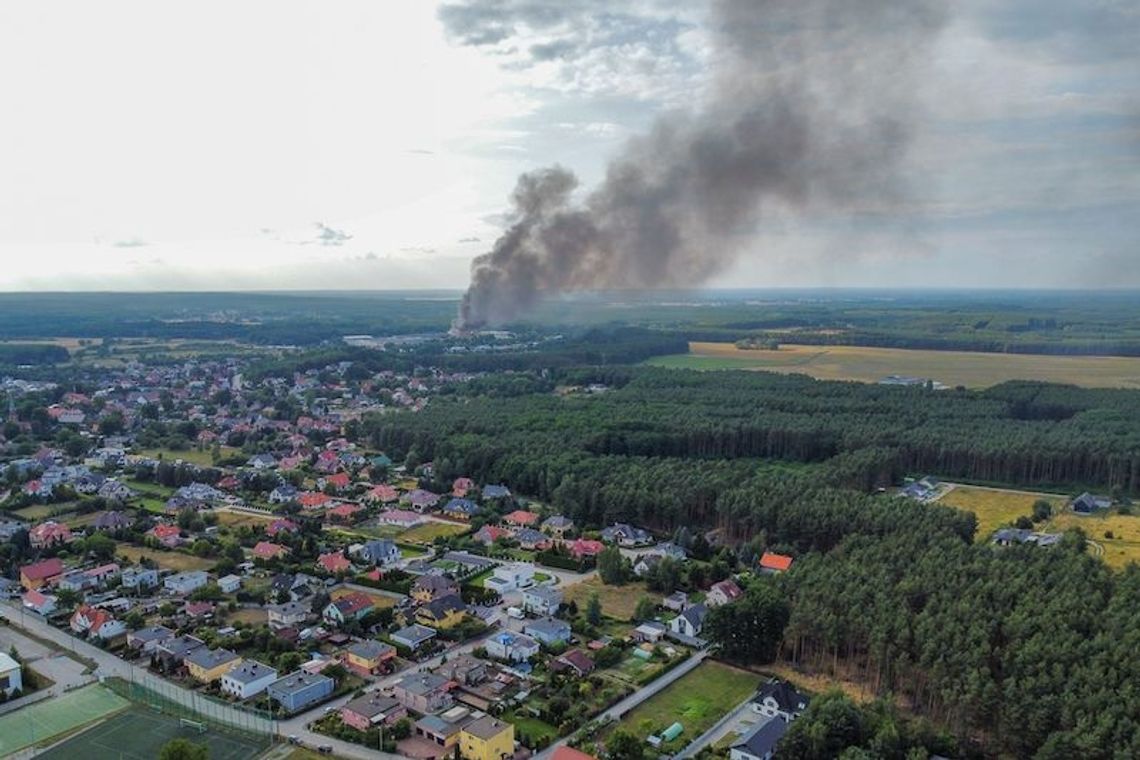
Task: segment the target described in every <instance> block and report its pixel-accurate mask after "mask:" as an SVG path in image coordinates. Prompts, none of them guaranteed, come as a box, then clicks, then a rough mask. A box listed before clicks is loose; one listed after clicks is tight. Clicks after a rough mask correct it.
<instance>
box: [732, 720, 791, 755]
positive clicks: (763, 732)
mask: <svg viewBox="0 0 1140 760" xmlns="http://www.w3.org/2000/svg"><path fill="white" fill-rule="evenodd" d="M787 730H788V724H787V723H785V722H784V721H783V720H781V719H779V718H767V719H765V720H762V721H760V722H759V723H757V724H756V725H755V726H753V727H752V729H751V730H749V731H748V733H746V734H744V735H743V736H742V737H740V741H738V742H737V743H736V744H733V745H732V747H731V748H730V750H729V758H730V760H771V758H772V757H773V756H775V754H776V745H777V744H779V742H780V739H782V738H783V736H784V734H785V733H786V732H787Z"/></svg>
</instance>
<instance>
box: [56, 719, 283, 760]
mask: <svg viewBox="0 0 1140 760" xmlns="http://www.w3.org/2000/svg"><path fill="white" fill-rule="evenodd" d="M177 738H183V739H189V740H190V741H192V742H194V743H195V744H205V745H207V746H208V747H209V748H210V760H248V758H252V757H256V756H257V755H259V754H260V753H261V752H262V751H263V750H264V749H265V748H266V747H267V746H269V740H268V738H264V739H258V738H256V737H252V736H249V735H246V734H237V733H229V732H226V733H222V732H219V731H214V730H207V731H205V732H202V731H200V730H199V729H197V728H194V727H193V726H185V725H183V724H182V722H181V721H179V719H178V718H172V717H170V716H168V715H163V714H162V713H156V712H151V711H149V710H146V709H143V708H132V709H130V710H127V711H125V712H122V713H120V714H118V715H116V716H114V717H113V718H110V719H109V720H106V721H104V722H102V723H100V724H99V725H97V726H94V727H92V728H90V729H88V730H86V731H84V732H82V733H80V734H77V735H75V736H74V737H72V738H71V739H68V740H67V741H66V742H64V743H62V744H60V745H59V746H57V747H54V748H52V749H51V750H50V751H48V752H44V753H43V754H41V755H39V757H42V758H46V759H47V760H72V758H75V757H96V758H103V757H107V758H122V759H123V760H153V758H156V757H158V754H159V751H160V750H161V749H162V746H163V745H164V744H166V743H167V742H168V741H170V740H171V739H177Z"/></svg>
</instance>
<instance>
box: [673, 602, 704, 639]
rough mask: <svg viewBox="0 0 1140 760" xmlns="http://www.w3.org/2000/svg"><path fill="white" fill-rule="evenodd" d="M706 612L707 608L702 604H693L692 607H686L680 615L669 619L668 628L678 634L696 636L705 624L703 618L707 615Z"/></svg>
mask: <svg viewBox="0 0 1140 760" xmlns="http://www.w3.org/2000/svg"><path fill="white" fill-rule="evenodd" d="M708 614H709V608H708V607H706V606H705V605H704V604H694V605H693V606H692V607H687V608H686V609H685V610H683V611H682V612H681V614H680V615H678V616H677V617H675V618H673V619H672V620H670V621H669V630H670V631H672V632H673V633H675V634H678V635H679V636H687V637H689V638H696V637H697V636H699V635H700V634H701V629H702V628H703V627H704V625H705V618H706V617H708Z"/></svg>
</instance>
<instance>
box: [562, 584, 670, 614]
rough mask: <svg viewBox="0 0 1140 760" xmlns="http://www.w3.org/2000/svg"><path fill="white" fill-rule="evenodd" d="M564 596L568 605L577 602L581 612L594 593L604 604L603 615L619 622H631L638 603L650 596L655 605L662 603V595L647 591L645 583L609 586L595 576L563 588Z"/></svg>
mask: <svg viewBox="0 0 1140 760" xmlns="http://www.w3.org/2000/svg"><path fill="white" fill-rule="evenodd" d="M562 591H563V595H564V598H565V600H566V602H567V603H569V602H575V603H577V605H578V609H579V610H584V609H586V602H587V601H589V599H590V595H591V594H592V593H594V592H597V594H598V600H599V601H600V602H601V603H602V613H603V614H605V615H609V616H610V617H612V618H616V619H618V620H629V619H630V618H632V617H633V613H634V611H635V610H636V609H637V601H638V600H639V599H641V597H643V596H648V597H649V598H650V599H652V600H653V601H654V602H655V603H657V604H660V603H661V599H662V597H661V595H660V594H655V593H653V592H651V591H648V590H646V588H645V583H644V581H630V582H629V583H626V584H624V585H622V586H607V585H606V584H604V583H602V581H601V579H600V578H599V577H598V576H596V575H595V576H593V577H592V578H588V579H587V580H584V581H582V582H581V583H575V584H573V585H570V586H566V587H565V588H563V590H562Z"/></svg>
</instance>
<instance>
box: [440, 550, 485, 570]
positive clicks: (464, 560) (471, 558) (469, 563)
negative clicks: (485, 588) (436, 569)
mask: <svg viewBox="0 0 1140 760" xmlns="http://www.w3.org/2000/svg"><path fill="white" fill-rule="evenodd" d="M443 558H444V560H446V561H448V562H454V563H455V564H457V565H460V566H462V568H463V570H462V572H463V573H472V574H475V573H481V572H483V571H484V570H487V569H490V568H493V567H494V566H495V563H494V562H493V561H492V560H489V559H487V558H486V557H480V556H479V555H478V554H471V553H470V552H448V553H447V554H444V555H443Z"/></svg>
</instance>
